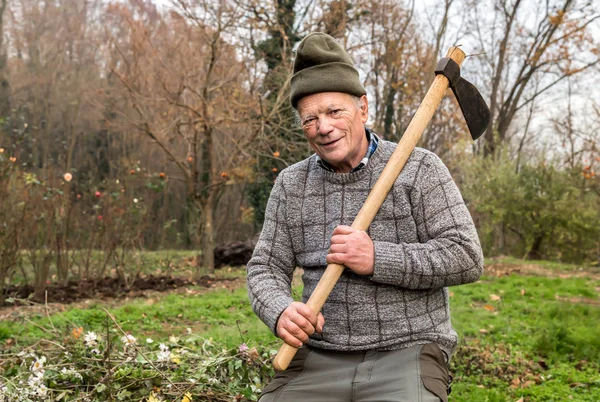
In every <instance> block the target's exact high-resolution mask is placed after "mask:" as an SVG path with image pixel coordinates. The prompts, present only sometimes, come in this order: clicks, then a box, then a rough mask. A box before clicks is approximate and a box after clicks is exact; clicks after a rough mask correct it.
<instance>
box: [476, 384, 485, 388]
mask: <svg viewBox="0 0 600 402" xmlns="http://www.w3.org/2000/svg"><path fill="white" fill-rule="evenodd" d="M477 388H485V385H481V384H479V385H478V386H477Z"/></svg>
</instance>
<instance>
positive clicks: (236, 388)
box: [0, 323, 274, 402]
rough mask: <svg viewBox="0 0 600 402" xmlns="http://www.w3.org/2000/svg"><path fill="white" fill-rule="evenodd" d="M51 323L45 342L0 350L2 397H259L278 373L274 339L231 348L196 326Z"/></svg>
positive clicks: (8, 399) (7, 401) (25, 401)
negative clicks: (155, 330)
mask: <svg viewBox="0 0 600 402" xmlns="http://www.w3.org/2000/svg"><path fill="white" fill-rule="evenodd" d="M115 324H116V323H115ZM111 326H112V325H111ZM116 327H117V328H118V324H116ZM46 329H47V331H48V332H50V333H51V334H53V335H54V336H53V337H51V338H46V339H47V341H46V343H47V345H48V346H47V347H45V348H44V349H43V350H40V349H35V348H33V347H31V348H25V349H16V348H15V349H14V350H12V349H7V350H4V351H3V354H2V355H0V362H1V363H2V371H0V401H2V402H12V401H23V402H28V401H38V400H65V401H69V400H73V401H74V400H89V401H107V400H129V401H131V400H136V401H141V400H144V401H159V400H165V399H166V400H177V401H193V400H205V401H222V400H231V399H232V398H234V399H235V400H237V401H255V400H257V399H258V395H259V394H260V392H261V391H260V390H261V387H262V384H264V383H265V382H266V381H267V380H268V378H269V377H271V376H272V375H273V374H274V373H273V369H272V367H271V364H270V363H269V360H270V358H271V354H272V353H273V351H272V349H271V348H269V347H261V348H256V347H253V348H249V347H248V346H247V345H246V344H241V345H239V346H237V347H235V348H229V349H228V348H223V347H222V345H221V344H219V343H217V342H214V341H212V340H211V339H204V338H202V337H200V336H197V335H193V334H188V335H186V336H183V337H175V336H171V337H169V339H168V341H167V340H165V341H164V342H162V343H158V342H155V341H153V340H152V339H149V338H146V340H145V341H141V340H140V341H138V340H137V339H136V338H135V336H133V335H131V334H126V333H124V332H121V333H119V334H118V335H117V334H114V335H113V334H112V332H113V331H109V329H116V328H115V327H114V326H112V328H108V327H107V328H106V329H107V331H106V333H111V335H108V336H103V335H101V334H99V333H95V332H93V331H85V330H84V329H83V328H81V327H79V328H73V330H72V331H70V333H62V334H59V333H57V332H56V331H55V330H54V329H53V328H52V327H48V328H46Z"/></svg>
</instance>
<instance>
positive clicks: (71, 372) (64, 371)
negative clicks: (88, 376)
mask: <svg viewBox="0 0 600 402" xmlns="http://www.w3.org/2000/svg"><path fill="white" fill-rule="evenodd" d="M60 372H61V374H64V375H66V376H69V377H74V378H77V379H78V380H80V381H82V380H83V376H82V375H81V374H79V373H78V372H77V371H76V370H75V369H72V368H70V369H67V368H66V367H63V369H62V370H60Z"/></svg>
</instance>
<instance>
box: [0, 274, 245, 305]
mask: <svg viewBox="0 0 600 402" xmlns="http://www.w3.org/2000/svg"><path fill="white" fill-rule="evenodd" d="M232 281H234V280H232V279H223V278H213V277H210V276H204V277H202V278H200V279H199V280H189V279H185V278H181V277H165V276H153V275H149V276H145V277H140V278H137V279H135V280H134V281H133V282H131V283H130V284H126V283H125V282H124V281H122V280H120V279H119V278H112V277H107V278H103V279H101V280H91V279H89V280H81V281H70V282H68V283H67V284H66V285H65V286H62V285H58V284H50V285H48V286H47V288H46V291H47V302H48V303H66V304H68V303H73V302H76V301H80V300H83V299H109V298H117V299H118V298H125V297H136V296H139V295H142V296H143V295H144V292H146V291H155V292H166V291H174V290H176V289H180V288H191V287H195V286H199V287H204V288H210V287H217V286H219V284H220V283H222V284H223V285H224V286H225V287H227V285H228V284H229V282H232ZM4 295H5V298H7V299H8V300H9V301H8V302H7V301H5V302H4V304H3V305H0V308H2V307H7V306H14V305H15V304H30V302H29V300H30V299H31V298H32V296H33V286H31V285H22V286H10V287H8V288H7V289H5V293H4ZM44 301H46V300H44ZM38 302H42V301H40V300H38Z"/></svg>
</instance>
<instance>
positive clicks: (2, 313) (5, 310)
mask: <svg viewBox="0 0 600 402" xmlns="http://www.w3.org/2000/svg"><path fill="white" fill-rule="evenodd" d="M109 279H110V278H107V280H105V281H101V282H100V283H101V284H104V285H106V284H109V285H108V286H105V287H102V286H97V287H94V288H90V287H87V285H86V287H87V289H89V293H87V294H86V293H84V292H82V291H81V290H77V291H76V293H74V294H72V295H69V297H65V299H64V300H57V299H52V298H51V295H52V296H56V295H58V296H60V295H64V294H65V292H67V291H68V289H73V285H72V284H70V287H69V286H67V287H63V288H61V287H55V286H48V302H46V303H35V302H33V301H29V300H26V299H21V298H18V297H16V294H15V293H12V294H9V296H11V297H14V298H15V301H14V302H13V303H5V304H4V305H1V306H0V321H3V320H11V321H14V320H18V319H22V318H26V317H30V316H32V315H40V314H41V315H52V314H55V313H59V312H62V311H65V310H66V309H67V308H80V309H85V308H88V307H89V306H90V305H93V304H95V303H101V304H102V306H103V307H106V308H108V309H111V308H115V307H118V306H120V305H123V304H126V303H129V302H131V301H132V300H133V299H145V300H146V304H147V305H152V304H154V303H156V302H158V301H160V299H161V298H162V297H164V296H165V294H166V293H178V294H185V295H190V296H193V295H199V294H203V293H207V292H210V291H212V290H221V289H231V290H232V291H233V290H234V289H237V288H239V287H240V286H242V285H243V283H244V279H243V278H231V279H229V278H228V279H225V278H212V277H208V276H206V277H203V278H201V279H200V280H199V281H192V280H186V279H182V278H166V277H152V279H149V277H148V278H142V280H141V281H136V282H134V284H133V285H132V286H131V287H130V288H129V289H127V287H126V286H124V285H119V284H115V282H114V281H113V280H109ZM84 282H85V281H84ZM151 285H155V287H154V288H152V286H151ZM23 288H24V287H23ZM56 288H58V289H59V290H56ZM75 288H77V286H75ZM83 288H84V287H82V288H81V289H83ZM16 289H17V290H19V291H23V292H25V290H23V289H21V288H16ZM51 290H53V291H54V293H51ZM55 290H56V291H55Z"/></svg>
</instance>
